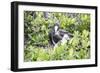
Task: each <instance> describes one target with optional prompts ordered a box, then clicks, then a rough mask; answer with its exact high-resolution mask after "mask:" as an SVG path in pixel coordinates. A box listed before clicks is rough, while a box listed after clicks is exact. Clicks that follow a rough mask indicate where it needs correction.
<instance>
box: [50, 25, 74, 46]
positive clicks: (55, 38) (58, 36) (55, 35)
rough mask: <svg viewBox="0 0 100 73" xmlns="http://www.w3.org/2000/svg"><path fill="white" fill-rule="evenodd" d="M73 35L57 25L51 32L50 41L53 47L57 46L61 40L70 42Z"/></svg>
mask: <svg viewBox="0 0 100 73" xmlns="http://www.w3.org/2000/svg"><path fill="white" fill-rule="evenodd" d="M72 37H73V35H72V34H71V33H69V32H68V31H66V30H64V29H60V24H59V23H55V25H54V27H53V28H52V29H51V31H50V32H49V40H50V44H51V45H53V46H54V45H55V44H57V43H58V42H59V41H61V40H69V39H70V38H72Z"/></svg>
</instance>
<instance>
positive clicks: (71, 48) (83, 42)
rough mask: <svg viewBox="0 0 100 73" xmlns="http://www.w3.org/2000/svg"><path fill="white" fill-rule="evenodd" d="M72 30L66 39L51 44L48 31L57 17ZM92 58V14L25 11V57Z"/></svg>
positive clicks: (43, 59) (46, 58) (54, 58)
mask: <svg viewBox="0 0 100 73" xmlns="http://www.w3.org/2000/svg"><path fill="white" fill-rule="evenodd" d="M46 14H47V15H46ZM58 20H59V21H60V28H61V29H64V30H66V31H69V32H70V33H72V34H73V38H71V39H70V40H69V41H67V43H65V44H64V45H61V43H58V46H57V47H56V48H53V47H52V46H51V45H50V44H49V38H48V33H49V31H50V30H51V28H49V27H52V26H53V25H54V24H55V22H56V21H58ZM89 58H90V14H88V13H66V12H63V13H62V12H41V11H24V61H25V62H32V61H52V60H75V59H89Z"/></svg>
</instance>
